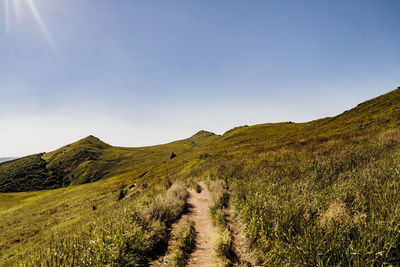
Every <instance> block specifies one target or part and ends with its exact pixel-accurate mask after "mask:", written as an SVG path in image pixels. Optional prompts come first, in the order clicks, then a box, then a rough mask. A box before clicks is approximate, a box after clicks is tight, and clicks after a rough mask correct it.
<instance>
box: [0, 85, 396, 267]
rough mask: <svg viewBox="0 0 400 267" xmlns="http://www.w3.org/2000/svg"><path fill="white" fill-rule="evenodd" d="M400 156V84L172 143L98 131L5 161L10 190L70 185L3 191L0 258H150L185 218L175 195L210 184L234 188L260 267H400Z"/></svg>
mask: <svg viewBox="0 0 400 267" xmlns="http://www.w3.org/2000/svg"><path fill="white" fill-rule="evenodd" d="M172 152H174V153H175V154H176V155H177V156H176V157H174V158H172V159H171V157H170V156H171V154H172ZM399 163H400V90H395V91H392V92H389V93H387V94H385V95H383V96H380V97H377V98H374V99H372V100H369V101H366V102H364V103H362V104H360V105H358V106H357V107H355V108H354V109H351V110H349V111H346V112H344V113H342V114H340V115H338V116H335V117H332V118H324V119H320V120H315V121H311V122H307V123H290V122H284V123H274V124H260V125H254V126H242V127H237V128H234V129H232V130H230V131H228V132H226V133H225V134H223V135H222V136H217V135H214V134H212V133H208V132H204V131H201V132H199V133H197V134H196V135H194V136H192V137H190V138H188V139H185V140H181V141H176V142H172V143H169V144H165V145H158V146H151V147H143V148H121V147H113V146H111V145H108V144H105V143H103V142H101V141H100V140H99V139H97V138H95V137H93V136H89V137H87V138H85V139H82V140H80V141H78V142H76V143H73V144H70V145H67V146H64V147H62V148H60V149H58V150H56V151H53V152H50V153H46V154H38V155H33V156H30V157H27V158H23V159H19V160H16V161H11V162H7V163H3V164H0V186H3V188H5V186H8V187H7V190H5V191H7V192H9V191H18V188H23V186H25V184H28V186H27V187H28V189H29V190H37V189H46V188H47V189H50V188H54V187H64V188H59V189H55V190H45V191H35V192H21V193H3V194H0V216H1V219H2V220H0V230H2V229H3V231H0V255H2V256H0V262H4V263H15V262H16V261H21V260H23V261H25V262H30V261H31V262H33V263H35V264H37V263H42V264H44V263H46V262H47V263H49V262H51V263H54V262H56V261H61V262H64V263H65V264H66V263H68V264H72V263H71V262H69V261H68V260H67V259H70V258H75V259H76V258H80V259H83V258H84V259H86V260H89V259H88V258H85V257H87V255H86V256H84V255H83V254H80V253H81V252H79V251H75V250H73V249H70V248H71V247H73V245H74V244H79V245H80V246H82V248H84V251H85V250H87V251H92V255H94V256H93V257H94V258H90V260H91V261H93V262H95V263H97V264H100V265H102V264H111V265H116V266H118V265H123V262H124V260H127V259H130V260H129V261H130V262H134V263H137V264H139V263H140V264H142V265H146V263H148V262H149V261H150V258H151V255H153V256H154V255H156V254H157V253H159V252H160V251H162V249H160V247H159V246H160V245H161V247H162V244H163V243H164V245H165V242H167V240H168V238H169V232H168V228H169V225H170V224H171V223H173V222H174V221H175V220H177V219H178V218H179V216H180V215H179V214H180V212H181V206H179V207H178V206H173V205H172V204H171V203H172V202H173V203H175V201H172V202H171V201H166V198H168V199H174V197H173V196H175V197H178V196H179V194H178V193H176V192H178V191H179V190H178V191H174V190H177V189H176V188H175V184H177V183H186V184H190V183H191V181H196V180H204V181H206V182H208V183H213V182H217V181H218V183H220V184H223V185H224V187H225V189H226V190H227V192H228V193H229V196H230V197H229V198H226V199H225V198H224V199H225V200H224V201H225V202H224V203H223V204H221V205H222V206H227V207H230V209H231V210H232V214H233V216H234V220H235V221H236V223H237V224H238V225H239V228H240V231H241V233H243V234H244V235H245V236H246V237H247V238H248V240H249V242H250V244H251V248H252V249H253V251H254V254H255V255H256V257H257V258H258V261H259V263H260V264H262V265H266V266H269V265H289V266H316V265H322V266H327V265H329V266H330V265H354V266H365V265H398V264H400V253H399V248H400V238H399V229H400V213H399V210H398V207H399V206H400V194H399V192H398V189H399V188H400V178H399V175H398V174H399V170H400V165H399ZM10 177H11V178H10ZM49 177H52V179H49ZM11 181H13V182H11ZM16 181H18V183H16ZM32 181H35V183H33V182H32ZM36 181H40V182H39V183H38V184H36ZM47 181H49V182H54V184H51V183H49V182H47ZM144 182H146V183H148V187H143V186H141V184H142V183H144ZM29 183H31V184H29ZM171 184H172V185H173V188H175V189H171V190H173V192H175V193H171V192H172V191H170V188H171ZM46 186H50V187H46ZM66 186H68V187H66ZM168 192H169V193H168ZM179 192H180V191H179ZM160 199H162V200H160ZM178 199H180V197H178ZM167 203H170V204H167ZM176 203H180V202H179V201H177V202H176ZM148 209H151V210H148ZM174 210H175V211H179V212H173V211H174ZM149 214H151V216H150V215H149ZM167 214H170V215H167ZM171 214H175V215H173V216H172V215H171ZM127 218H133V219H129V220H128V219H127ZM165 218H169V219H168V220H166V219H165ZM119 221H123V222H124V223H118V222H119ZM9 225H13V228H12V229H11V230H10V228H9ZM4 229H8V231H4ZM71 229H75V231H74V234H68V232H69V231H70V230H71ZM127 229H130V230H129V231H128V230H127ZM125 232H127V234H121V236H120V235H119V234H116V233H125ZM54 233H57V237H51V235H52V234H54ZM111 233H113V235H112V236H113V237H111ZM139 233H141V234H139ZM117 237H118V238H117ZM115 238H117V239H115ZM93 240H95V241H93ZM157 240H158V241H157ZM92 241H93V242H94V243H93V242H92ZM100 241H101V242H100ZM117 244H118V246H120V247H118V246H117ZM137 244H146V245H143V248H142V249H144V248H146V250H145V251H143V250H138V249H137V247H136V246H137ZM116 246H117V247H118V248H120V249H121V250H120V251H119V252H118V253H117V252H115V251H114V250H113V249H114V248H115V247H116ZM49 248H50V251H51V252H57V255H64V256H62V257H61V256H60V257H56V258H52V257H53V256H51V255H54V254H47V252H46V251H49ZM111 248H113V249H111ZM157 251H158V252H157ZM24 255H33V257H28V256H24ZM138 255H147V256H146V257H144V258H140V256H138ZM138 257H139V258H138ZM74 264H78V263H77V262H74ZM140 264H139V265H140ZM78 265H79V264H78Z"/></svg>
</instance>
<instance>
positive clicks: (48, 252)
mask: <svg viewBox="0 0 400 267" xmlns="http://www.w3.org/2000/svg"><path fill="white" fill-rule="evenodd" d="M186 197H187V191H186V188H185V187H184V186H182V185H179V184H174V185H172V187H171V188H170V189H168V190H167V191H166V192H164V193H160V194H158V195H156V196H155V193H154V192H151V193H148V194H147V195H146V194H144V195H143V196H142V197H141V198H139V199H138V200H136V201H125V200H122V201H120V202H118V203H117V204H116V205H117V206H116V207H115V209H113V210H109V211H107V212H105V213H104V214H103V215H102V216H100V218H97V219H96V220H94V221H92V222H91V223H90V224H89V225H88V226H87V227H85V228H84V229H83V230H82V232H80V233H78V234H77V235H72V236H67V237H65V236H64V235H62V236H59V237H57V236H54V238H53V239H52V241H51V244H50V246H49V248H48V249H43V250H41V251H39V252H38V253H36V255H34V256H33V257H31V258H30V259H28V260H27V261H26V264H25V265H34V266H104V265H109V266H143V265H146V264H148V262H149V260H150V259H151V258H153V257H154V256H156V255H158V254H160V253H162V252H163V250H164V248H165V246H166V244H167V241H168V227H169V226H170V225H171V224H172V223H173V222H175V221H177V220H178V219H179V218H180V216H181V214H182V213H183V211H184V209H185V198H186Z"/></svg>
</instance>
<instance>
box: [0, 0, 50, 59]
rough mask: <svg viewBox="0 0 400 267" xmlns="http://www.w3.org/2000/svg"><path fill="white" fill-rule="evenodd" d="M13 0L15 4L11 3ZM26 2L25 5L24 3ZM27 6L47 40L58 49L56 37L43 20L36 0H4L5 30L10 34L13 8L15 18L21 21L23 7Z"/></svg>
mask: <svg viewBox="0 0 400 267" xmlns="http://www.w3.org/2000/svg"><path fill="white" fill-rule="evenodd" d="M11 1H12V3H13V5H11V4H10V2H11ZM24 4H25V5H24ZM23 7H26V8H27V9H28V10H29V11H30V12H31V14H32V15H33V18H34V19H35V21H36V23H37V24H38V26H39V29H40V31H41V32H42V34H43V36H44V38H45V39H46V41H47V42H48V43H49V44H50V46H51V47H52V48H53V49H54V50H55V51H57V49H56V45H55V42H54V39H53V37H52V35H51V33H50V31H49V30H48V28H47V26H46V23H45V22H44V20H43V17H42V15H41V14H40V12H39V9H38V7H37V5H36V2H35V1H34V0H4V12H5V30H6V33H7V34H8V33H9V32H10V25H11V9H12V8H13V9H14V14H15V20H16V21H17V22H20V20H21V16H22V8H23Z"/></svg>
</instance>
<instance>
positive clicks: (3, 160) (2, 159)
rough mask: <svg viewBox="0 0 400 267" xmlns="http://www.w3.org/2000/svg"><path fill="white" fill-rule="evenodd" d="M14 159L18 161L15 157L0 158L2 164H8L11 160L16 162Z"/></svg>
mask: <svg viewBox="0 0 400 267" xmlns="http://www.w3.org/2000/svg"><path fill="white" fill-rule="evenodd" d="M14 159H17V158H15V157H8V158H0V163H2V162H6V161H11V160H14Z"/></svg>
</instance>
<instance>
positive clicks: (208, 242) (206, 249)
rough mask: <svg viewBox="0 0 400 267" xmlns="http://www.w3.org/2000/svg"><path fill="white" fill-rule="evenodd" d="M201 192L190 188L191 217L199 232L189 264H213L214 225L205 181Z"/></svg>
mask: <svg viewBox="0 0 400 267" xmlns="http://www.w3.org/2000/svg"><path fill="white" fill-rule="evenodd" d="M199 185H200V188H201V192H200V193H197V192H196V191H195V190H193V189H190V190H189V197H188V205H189V214H188V215H189V218H190V219H191V220H192V221H193V222H194V223H195V229H196V232H197V238H196V247H195V249H194V250H193V252H192V253H191V254H190V256H189V260H188V263H187V266H189V267H191V266H204V267H205V266H211V265H212V259H213V246H212V236H213V233H214V226H213V224H212V222H211V221H210V219H209V217H208V214H209V207H210V205H211V203H212V202H211V197H210V192H209V191H208V188H207V186H206V185H205V184H204V183H203V182H199Z"/></svg>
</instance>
